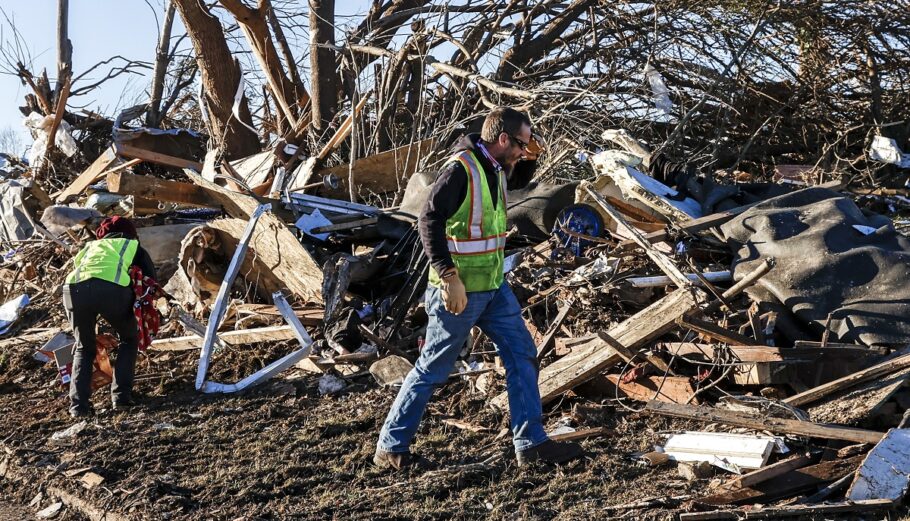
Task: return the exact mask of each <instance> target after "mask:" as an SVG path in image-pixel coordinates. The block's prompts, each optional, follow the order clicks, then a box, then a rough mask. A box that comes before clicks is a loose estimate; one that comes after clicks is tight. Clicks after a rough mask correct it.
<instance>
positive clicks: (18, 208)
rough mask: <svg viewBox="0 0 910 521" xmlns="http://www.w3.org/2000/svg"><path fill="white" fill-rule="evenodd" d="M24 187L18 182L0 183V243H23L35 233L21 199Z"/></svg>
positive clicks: (32, 223)
mask: <svg viewBox="0 0 910 521" xmlns="http://www.w3.org/2000/svg"><path fill="white" fill-rule="evenodd" d="M25 190H26V188H25V186H23V185H22V184H21V183H19V182H18V181H13V180H10V181H6V182H3V183H0V241H2V242H9V241H24V240H26V239H28V238H30V237H31V236H32V234H33V233H34V232H35V223H34V222H33V221H32V218H31V216H30V215H29V214H28V212H27V211H26V210H25V205H24V204H23V202H22V199H23V197H24V195H25Z"/></svg>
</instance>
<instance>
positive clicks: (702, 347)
mask: <svg viewBox="0 0 910 521" xmlns="http://www.w3.org/2000/svg"><path fill="white" fill-rule="evenodd" d="M658 347H659V348H660V349H663V350H666V351H667V353H669V354H671V355H676V356H691V355H696V356H698V358H704V359H705V360H713V359H714V356H715V351H717V350H721V349H723V350H725V351H729V352H730V353H732V354H733V356H735V357H736V359H737V360H739V361H740V362H797V363H798V362H812V361H815V360H820V359H830V358H850V359H855V358H860V357H864V356H870V355H873V354H875V353H874V352H870V351H869V350H868V349H866V348H864V347H857V348H843V347H836V348H820V347H819V348H800V347H791V348H780V347H771V346H756V345H731V346H726V347H717V346H714V345H712V344H700V343H695V342H661V343H660V344H658Z"/></svg>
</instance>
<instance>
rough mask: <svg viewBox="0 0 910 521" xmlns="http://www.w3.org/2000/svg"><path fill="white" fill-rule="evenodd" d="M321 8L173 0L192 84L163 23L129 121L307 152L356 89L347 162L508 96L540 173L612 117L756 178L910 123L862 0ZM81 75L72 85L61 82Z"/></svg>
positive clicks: (854, 147) (451, 126) (703, 162)
mask: <svg viewBox="0 0 910 521" xmlns="http://www.w3.org/2000/svg"><path fill="white" fill-rule="evenodd" d="M66 3H67V2H65V1H64V0H61V2H60V4H61V12H64V7H65V4H66ZM336 7H337V6H336V3H335V2H334V1H332V0H309V1H308V2H306V3H305V5H301V3H299V2H289V1H283V0H256V1H255V3H254V2H253V1H252V0H219V1H218V2H211V3H208V4H206V3H203V2H198V1H196V0H173V7H171V8H170V9H171V13H173V10H174V9H175V10H176V13H177V14H178V15H179V16H180V18H181V20H182V21H183V25H184V26H185V27H186V32H187V34H188V36H189V39H190V40H191V41H192V47H193V54H194V56H195V65H196V66H197V67H198V70H199V79H198V81H200V82H201V84H202V87H201V92H202V96H201V97H196V96H193V95H190V94H182V92H183V91H187V92H190V91H192V90H193V87H192V85H191V84H192V83H193V78H194V77H195V68H194V67H193V68H190V69H192V70H190V69H188V65H187V60H185V59H183V60H181V59H177V58H175V54H176V53H175V52H174V51H173V50H172V51H171V52H170V53H168V51H167V50H166V49H168V48H169V47H168V43H167V42H168V41H169V40H173V39H175V38H180V37H182V35H178V36H174V35H171V34H170V27H171V24H170V23H167V20H168V18H167V16H166V17H165V21H166V23H165V24H164V28H165V29H166V31H165V30H162V33H161V40H160V41H159V42H158V45H157V47H158V54H157V56H158V59H157V60H156V63H155V69H154V70H155V72H154V74H153V79H152V82H151V88H150V91H149V99H150V100H151V104H150V105H151V108H150V109H149V113H148V117H147V119H146V121H147V123H148V124H156V125H158V126H162V127H169V126H173V125H175V124H177V125H191V126H193V127H195V129H196V130H205V131H206V133H207V134H208V135H209V136H210V138H211V141H212V143H213V145H216V146H218V147H220V148H221V149H222V150H223V152H224V154H225V155H226V156H227V157H229V158H237V157H242V156H245V155H249V154H252V153H254V152H257V151H259V150H261V149H263V148H265V147H268V146H272V145H274V144H275V143H277V142H287V143H292V144H295V145H300V146H301V147H303V149H304V154H303V155H304V156H306V155H313V154H315V153H316V151H318V150H319V149H320V148H321V146H322V145H323V144H324V143H325V142H326V141H327V140H328V139H329V138H330V137H331V136H332V135H333V134H334V131H335V130H336V129H337V128H338V127H339V126H340V124H341V121H342V120H343V119H344V118H346V117H348V116H349V115H350V114H351V112H352V107H354V105H355V104H356V103H357V102H358V101H359V100H362V99H364V98H365V97H367V96H370V99H369V101H368V103H367V104H366V105H365V106H364V109H363V110H362V112H361V113H360V114H358V117H357V118H355V120H354V123H353V127H354V134H355V138H354V139H352V140H350V142H351V143H356V149H352V146H351V145H345V146H343V147H341V148H340V149H339V150H340V154H339V155H337V156H335V157H329V158H327V161H328V162H333V161H334V162H347V157H348V156H353V157H363V156H365V155H370V154H374V153H377V152H381V151H384V150H388V149H391V148H394V147H396V146H401V145H403V144H407V143H411V142H414V141H416V140H419V139H423V138H426V137H430V136H440V137H443V138H448V137H449V135H450V134H451V133H452V132H453V131H454V130H456V129H458V128H460V127H470V126H471V124H472V123H474V122H475V121H476V120H477V118H478V116H480V115H482V113H483V111H484V110H486V109H487V108H489V107H492V106H495V105H500V104H509V105H516V106H519V107H521V108H524V109H527V110H528V111H529V112H530V114H531V115H532V118H533V120H534V123H535V126H536V127H538V128H539V129H540V130H541V131H542V133H543V134H544V135H546V136H547V137H548V138H549V139H548V141H549V145H550V154H549V156H548V157H547V158H546V159H544V161H543V164H542V167H543V168H542V170H543V171H547V172H550V173H551V174H552V172H553V169H552V165H551V164H550V163H553V165H555V164H557V163H564V160H565V159H566V158H567V157H570V154H567V153H566V152H568V151H569V150H585V149H587V150H594V149H597V148H598V147H599V146H601V145H602V143H601V141H600V138H599V134H600V132H599V130H600V129H604V128H610V127H624V128H627V129H628V130H630V131H631V132H632V133H633V134H634V135H636V136H638V137H641V138H642V139H643V140H645V141H646V142H648V143H650V144H652V145H654V146H660V147H662V148H663V149H664V150H665V151H667V152H668V153H670V154H671V155H673V156H675V157H676V158H677V159H680V160H684V161H688V162H691V163H694V164H697V165H698V166H702V167H711V168H734V167H736V168H745V169H751V170H754V171H756V173H760V171H761V169H763V168H766V167H768V166H771V165H773V164H778V163H808V164H815V165H817V166H818V167H819V170H820V171H828V172H830V171H847V172H850V173H853V174H860V173H862V174H866V175H869V174H874V173H875V171H876V170H878V169H881V166H880V165H874V164H869V163H867V162H866V161H864V157H865V156H864V150H865V148H866V146H867V145H868V143H869V141H870V140H871V138H872V136H874V135H876V134H882V135H885V136H888V137H893V138H896V139H898V141H899V142H905V141H906V139H907V137H908V136H910V121H908V120H907V119H906V118H905V115H904V112H905V111H906V109H905V107H906V106H907V105H908V102H910V92H908V89H910V87H908V85H910V82H908V81H907V78H906V75H907V74H908V70H910V67H908V65H910V14H908V13H907V12H906V11H905V10H894V9H886V8H885V7H884V6H881V5H879V4H877V3H869V2H857V1H853V0H836V1H831V2H799V3H792V4H791V3H778V2H766V3H755V2H741V1H713V2H694V1H692V0H665V1H660V2H638V3H631V4H624V3H619V4H617V3H614V2H603V1H596V0H574V1H571V2H568V3H567V2H563V1H556V0H543V1H540V2H528V1H526V0H511V1H508V2H477V1H468V0H465V1H464V2H460V3H459V2H430V1H426V0H386V1H379V0H377V1H374V2H373V4H372V6H371V7H370V9H369V11H368V12H367V13H366V14H365V15H363V17H362V19H361V20H360V21H359V22H356V23H352V24H350V25H349V26H348V27H346V28H345V29H344V31H340V30H337V29H335V28H333V27H337V22H338V20H339V19H338V18H336V17H335V13H336ZM166 12H167V11H166ZM172 16H173V14H172ZM64 18H65V16H61V19H64ZM301 21H305V22H301ZM65 37H66V32H65V30H64V31H62V32H61V33H60V38H61V41H62V39H64V38H65ZM150 45H152V44H151V43H150ZM76 47H77V51H78V45H77V46H76ZM60 48H61V56H64V55H65V53H63V52H62V51H63V50H65V46H63V45H61V47H60ZM4 49H5V52H4V57H5V58H6V59H5V65H6V67H5V70H6V72H10V73H12V74H16V75H17V76H19V77H20V78H21V79H22V80H23V82H25V83H27V84H28V85H29V86H30V87H32V90H33V94H32V95H30V97H29V98H28V99H27V110H28V111H37V112H39V113H41V114H49V113H51V112H52V110H53V107H52V103H53V100H54V96H53V93H52V92H51V89H49V87H48V85H49V81H48V80H47V78H46V76H42V75H38V76H37V78H38V79H37V80H36V79H35V78H36V76H35V75H34V74H33V73H32V71H30V70H28V67H27V66H26V63H27V62H23V61H21V60H16V59H15V58H16V55H15V53H12V52H10V49H11V47H10V46H9V45H5V46H4ZM159 65H161V67H163V68H164V71H162V69H161V68H159ZM60 74H62V73H60V72H58V75H60ZM243 76H245V77H246V78H247V79H248V80H250V82H249V83H247V84H246V85H243V84H242V83H241V82H242V77H243ZM162 78H171V80H170V82H169V85H171V86H172V90H171V92H170V94H167V95H165V94H164V93H163V87H162V85H163V83H164V82H163V79H162ZM88 81H89V80H87V79H82V78H81V76H77V77H75V78H73V93H72V95H73V96H76V95H78V94H79V93H80V92H83V91H84V89H86V88H87V87H89V86H90V85H83V84H84V83H87V82H88ZM257 82H258V84H260V85H261V86H262V87H255V88H254V87H252V86H251V85H257ZM57 83H58V85H59V83H60V82H59V79H58V82H57ZM664 86H665V88H666V90H665V91H664V90H663V89H664ZM238 89H239V90H238ZM54 90H55V89H54ZM238 92H239V93H240V95H239V96H238ZM162 99H165V100H171V101H170V102H169V103H168V102H164V103H163V102H162ZM655 101H660V103H655ZM200 103H201V105H200ZM63 117H64V118H65V119H66V120H67V121H69V122H70V123H71V124H74V123H77V121H71V119H73V120H77V119H79V118H80V117H84V116H79V115H76V114H70V113H68V112H67V113H65V114H64V116H63ZM878 179H879V180H880V177H879V178H878Z"/></svg>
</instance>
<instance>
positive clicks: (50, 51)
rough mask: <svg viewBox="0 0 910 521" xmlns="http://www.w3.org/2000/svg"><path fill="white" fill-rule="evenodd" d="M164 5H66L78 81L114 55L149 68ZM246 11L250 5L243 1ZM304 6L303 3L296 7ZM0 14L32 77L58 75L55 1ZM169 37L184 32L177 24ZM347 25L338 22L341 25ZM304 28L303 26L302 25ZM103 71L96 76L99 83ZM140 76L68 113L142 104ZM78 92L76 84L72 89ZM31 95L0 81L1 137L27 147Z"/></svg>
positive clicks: (14, 1)
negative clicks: (12, 132)
mask: <svg viewBox="0 0 910 521" xmlns="http://www.w3.org/2000/svg"><path fill="white" fill-rule="evenodd" d="M163 3H164V0H148V3H146V2H145V1H144V0H70V23H69V32H70V40H71V41H72V43H73V70H74V73H75V75H79V74H80V73H82V72H83V71H85V70H86V69H88V68H89V67H91V66H92V65H94V64H96V63H98V62H99V61H102V60H105V59H107V58H109V57H111V56H114V55H118V54H119V55H121V56H123V57H125V58H128V59H131V60H141V61H148V62H150V61H151V60H152V59H153V57H154V54H155V46H156V44H157V38H158V26H157V24H156V21H155V12H153V10H152V8H150V7H149V4H151V6H152V7H154V8H155V11H157V14H158V18H159V20H160V19H161V18H162V14H163V11H164V8H163ZM248 3H249V4H250V5H253V3H254V2H252V1H248ZM300 3H301V4H303V5H305V0H301V1H300ZM369 4H370V2H369V0H339V1H337V3H336V5H337V8H336V11H337V14H338V15H339V16H341V15H350V14H359V13H366V11H367V10H368V8H369ZM0 8H2V9H3V11H4V12H5V13H6V15H7V16H8V17H9V18H10V19H12V20H13V21H14V22H15V25H16V28H17V29H18V30H19V32H20V33H21V34H22V37H23V39H24V40H25V44H26V45H27V47H28V49H29V52H30V54H31V57H32V59H33V63H32V67H31V69H32V71H33V72H35V73H36V74H37V73H39V72H40V71H41V70H42V69H43V68H46V69H47V71H48V74H49V75H50V76H52V81H53V76H54V75H55V74H56V70H57V65H56V63H57V47H56V46H57V43H56V24H57V14H56V12H57V0H0ZM179 18H180V17H179V15H178V16H177V23H176V24H175V28H174V33H175V34H179V33H178V32H183V26H182V24H180V22H179ZM344 20H346V19H339V20H337V21H338V22H339V23H343V22H344ZM304 23H305V22H304ZM2 25H3V27H2V40H4V41H6V40H9V39H10V34H9V33H10V31H9V26H8V24H7V23H6V22H5V21H3V23H2ZM106 70H107V69H104V68H102V69H100V70H99V71H97V74H96V76H97V77H99V78H100V77H103V74H105V72H106ZM142 73H143V74H144V76H137V75H125V76H121V77H119V78H116V79H114V80H110V81H108V82H106V83H105V84H104V85H103V86H102V87H100V88H99V89H96V90H95V91H93V92H91V93H89V94H88V95H85V96H81V97H77V98H75V99H72V100H71V101H70V102H69V104H68V107H69V108H70V110H76V109H78V108H86V109H88V110H92V111H95V112H98V113H101V114H104V115H107V116H109V117H113V116H115V115H116V114H117V112H118V111H119V109H122V108H124V107H127V106H130V105H133V104H136V103H138V102H142V101H144V100H145V99H146V94H145V89H146V88H147V86H148V82H149V77H148V76H149V75H150V71H142ZM76 86H77V87H78V84H77V85H76ZM28 92H30V89H29V88H28V87H27V86H23V85H22V84H21V83H20V81H19V79H18V78H16V77H15V76H10V75H0V100H2V103H0V131H2V130H4V129H6V128H14V129H16V130H17V131H21V132H22V133H23V134H22V135H23V142H24V143H26V144H28V143H30V142H31V139H30V137H28V134H27V133H26V132H25V130H24V128H23V127H22V123H21V122H22V114H21V113H20V112H19V110H18V108H17V107H18V106H20V105H23V104H24V103H23V98H24V96H25V94H27V93H28Z"/></svg>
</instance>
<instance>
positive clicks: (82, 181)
mask: <svg viewBox="0 0 910 521" xmlns="http://www.w3.org/2000/svg"><path fill="white" fill-rule="evenodd" d="M122 162H123V160H122V159H120V158H119V157H118V156H117V154H116V152H114V147H109V148H107V149H106V150H105V151H104V152H102V153H101V155H100V156H98V158H97V159H95V161H94V162H93V163H92V164H91V165H89V167H88V168H86V169H85V171H84V172H82V173H81V174H79V177H77V178H76V180H75V181H73V182H72V183H70V185H69V186H67V187H66V188H65V189H64V190H63V191H62V192H60V193H58V194H55V197H54V200H55V201H57V202H58V203H68V202H70V201H71V200H72V199H73V198H75V197H76V196H78V195H79V194H81V193H82V192H83V191H84V190H85V189H86V188H88V187H89V186H91V185H92V184H94V183H96V182H97V181H98V180H99V179H101V177H102V176H103V175H104V174H105V172H106V171H107V170H108V169H110V168H112V167H115V166H117V165H119V164H120V163H122Z"/></svg>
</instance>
